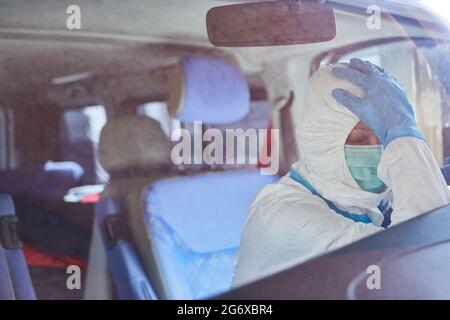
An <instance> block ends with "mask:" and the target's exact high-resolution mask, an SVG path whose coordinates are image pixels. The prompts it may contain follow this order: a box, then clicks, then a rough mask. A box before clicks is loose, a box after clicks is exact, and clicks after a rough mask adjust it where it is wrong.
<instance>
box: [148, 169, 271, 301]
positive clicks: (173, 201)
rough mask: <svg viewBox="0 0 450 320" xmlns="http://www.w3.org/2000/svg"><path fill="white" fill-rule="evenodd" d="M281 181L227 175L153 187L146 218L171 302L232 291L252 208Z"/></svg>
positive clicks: (247, 173) (248, 173)
mask: <svg viewBox="0 0 450 320" xmlns="http://www.w3.org/2000/svg"><path fill="white" fill-rule="evenodd" d="M277 179H278V177H276V176H262V175H260V172H259V170H241V171H224V172H215V173H206V174H200V175H194V176H189V177H174V178H168V179H164V180H160V181H157V182H155V183H154V184H153V185H151V186H150V187H149V188H148V190H147V192H146V196H145V198H144V199H145V208H146V212H145V218H146V221H147V222H148V229H149V232H150V234H151V235H152V245H153V247H154V249H155V252H156V255H157V260H158V263H159V266H160V269H161V272H162V274H163V282H164V283H165V285H166V288H167V291H168V292H169V297H170V298H172V299H200V298H206V297H210V296H212V295H215V294H218V293H221V292H223V291H226V290H228V289H229V288H230V286H231V281H232V275H233V271H234V265H235V259H236V254H237V252H238V250H239V244H240V238H241V232H242V229H243V227H244V222H245V219H246V217H247V212H248V209H249V207H250V204H251V203H252V202H253V200H254V198H255V197H256V195H257V193H258V192H259V190H260V189H261V188H262V187H263V186H265V185H266V184H268V183H272V182H275V181H276V180H277Z"/></svg>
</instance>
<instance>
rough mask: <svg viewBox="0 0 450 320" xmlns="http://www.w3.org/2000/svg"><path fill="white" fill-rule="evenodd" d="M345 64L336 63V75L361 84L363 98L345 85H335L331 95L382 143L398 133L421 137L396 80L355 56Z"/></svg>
mask: <svg viewBox="0 0 450 320" xmlns="http://www.w3.org/2000/svg"><path fill="white" fill-rule="evenodd" d="M347 66H348V69H347V68H339V67H336V68H334V69H333V73H334V75H335V76H336V77H338V78H341V79H345V80H348V81H350V82H351V83H353V84H355V85H357V86H359V87H361V88H362V89H363V90H364V92H365V93H366V96H365V98H362V99H361V98H359V97H356V96H354V95H352V94H351V93H350V92H348V91H347V90H344V89H335V90H333V92H332V95H333V97H334V98H335V99H336V100H337V101H338V102H340V103H341V104H343V105H344V106H346V107H347V108H348V109H350V111H352V112H353V113H354V114H355V115H356V116H357V117H358V118H359V119H360V120H361V121H363V122H364V123H365V124H367V125H368V126H369V127H370V128H371V129H372V130H373V131H374V133H375V135H376V136H377V137H378V139H380V141H381V142H382V143H383V145H384V147H387V145H388V144H389V143H390V142H391V141H392V140H394V139H396V138H399V137H416V138H420V139H424V136H423V134H422V132H421V131H420V129H419V128H418V127H417V123H416V120H415V118H414V110H413V107H412V106H411V104H410V103H409V101H408V98H407V97H406V93H405V91H404V90H403V89H402V87H401V86H400V85H399V84H398V82H397V81H396V80H395V79H394V78H393V77H392V76H390V75H389V74H388V73H386V72H385V71H384V70H383V69H381V68H380V67H378V66H376V65H374V64H372V63H370V62H367V61H362V60H360V59H357V58H354V59H352V60H351V61H350V63H349V64H348V65H347Z"/></svg>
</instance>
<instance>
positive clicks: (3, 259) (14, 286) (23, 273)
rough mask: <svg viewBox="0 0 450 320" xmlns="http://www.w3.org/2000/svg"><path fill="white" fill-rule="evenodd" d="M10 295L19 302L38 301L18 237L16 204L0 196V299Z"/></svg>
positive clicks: (7, 197)
mask: <svg viewBox="0 0 450 320" xmlns="http://www.w3.org/2000/svg"><path fill="white" fill-rule="evenodd" d="M5 270H6V271H5ZM5 279H7V281H5ZM3 281H5V282H3ZM8 286H9V287H10V288H9V290H8V288H7V287H8ZM8 291H9V293H8ZM8 295H9V296H10V297H11V298H14V299H17V300H34V299H36V295H35V292H34V289H33V285H32V283H31V277H30V273H29V271H28V267H27V263H26V261H25V256H24V255H23V251H22V243H21V241H20V239H19V237H18V232H17V218H16V215H15V209H14V203H13V201H12V198H11V197H10V196H9V195H7V194H0V298H3V297H4V296H8Z"/></svg>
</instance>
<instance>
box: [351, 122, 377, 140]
mask: <svg viewBox="0 0 450 320" xmlns="http://www.w3.org/2000/svg"><path fill="white" fill-rule="evenodd" d="M345 144H349V145H359V146H368V145H374V144H381V142H380V139H378V138H377V136H376V135H375V133H373V131H372V129H370V128H369V127H368V126H367V125H365V124H364V123H363V122H361V121H360V122H358V124H357V125H356V126H355V127H354V128H353V130H352V131H351V132H350V134H349V135H348V137H347V141H346V142H345Z"/></svg>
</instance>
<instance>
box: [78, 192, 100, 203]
mask: <svg viewBox="0 0 450 320" xmlns="http://www.w3.org/2000/svg"><path fill="white" fill-rule="evenodd" d="M99 200H100V194H98V193H96V194H88V195H86V196H83V197H82V198H81V199H80V203H97V202H98V201H99Z"/></svg>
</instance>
